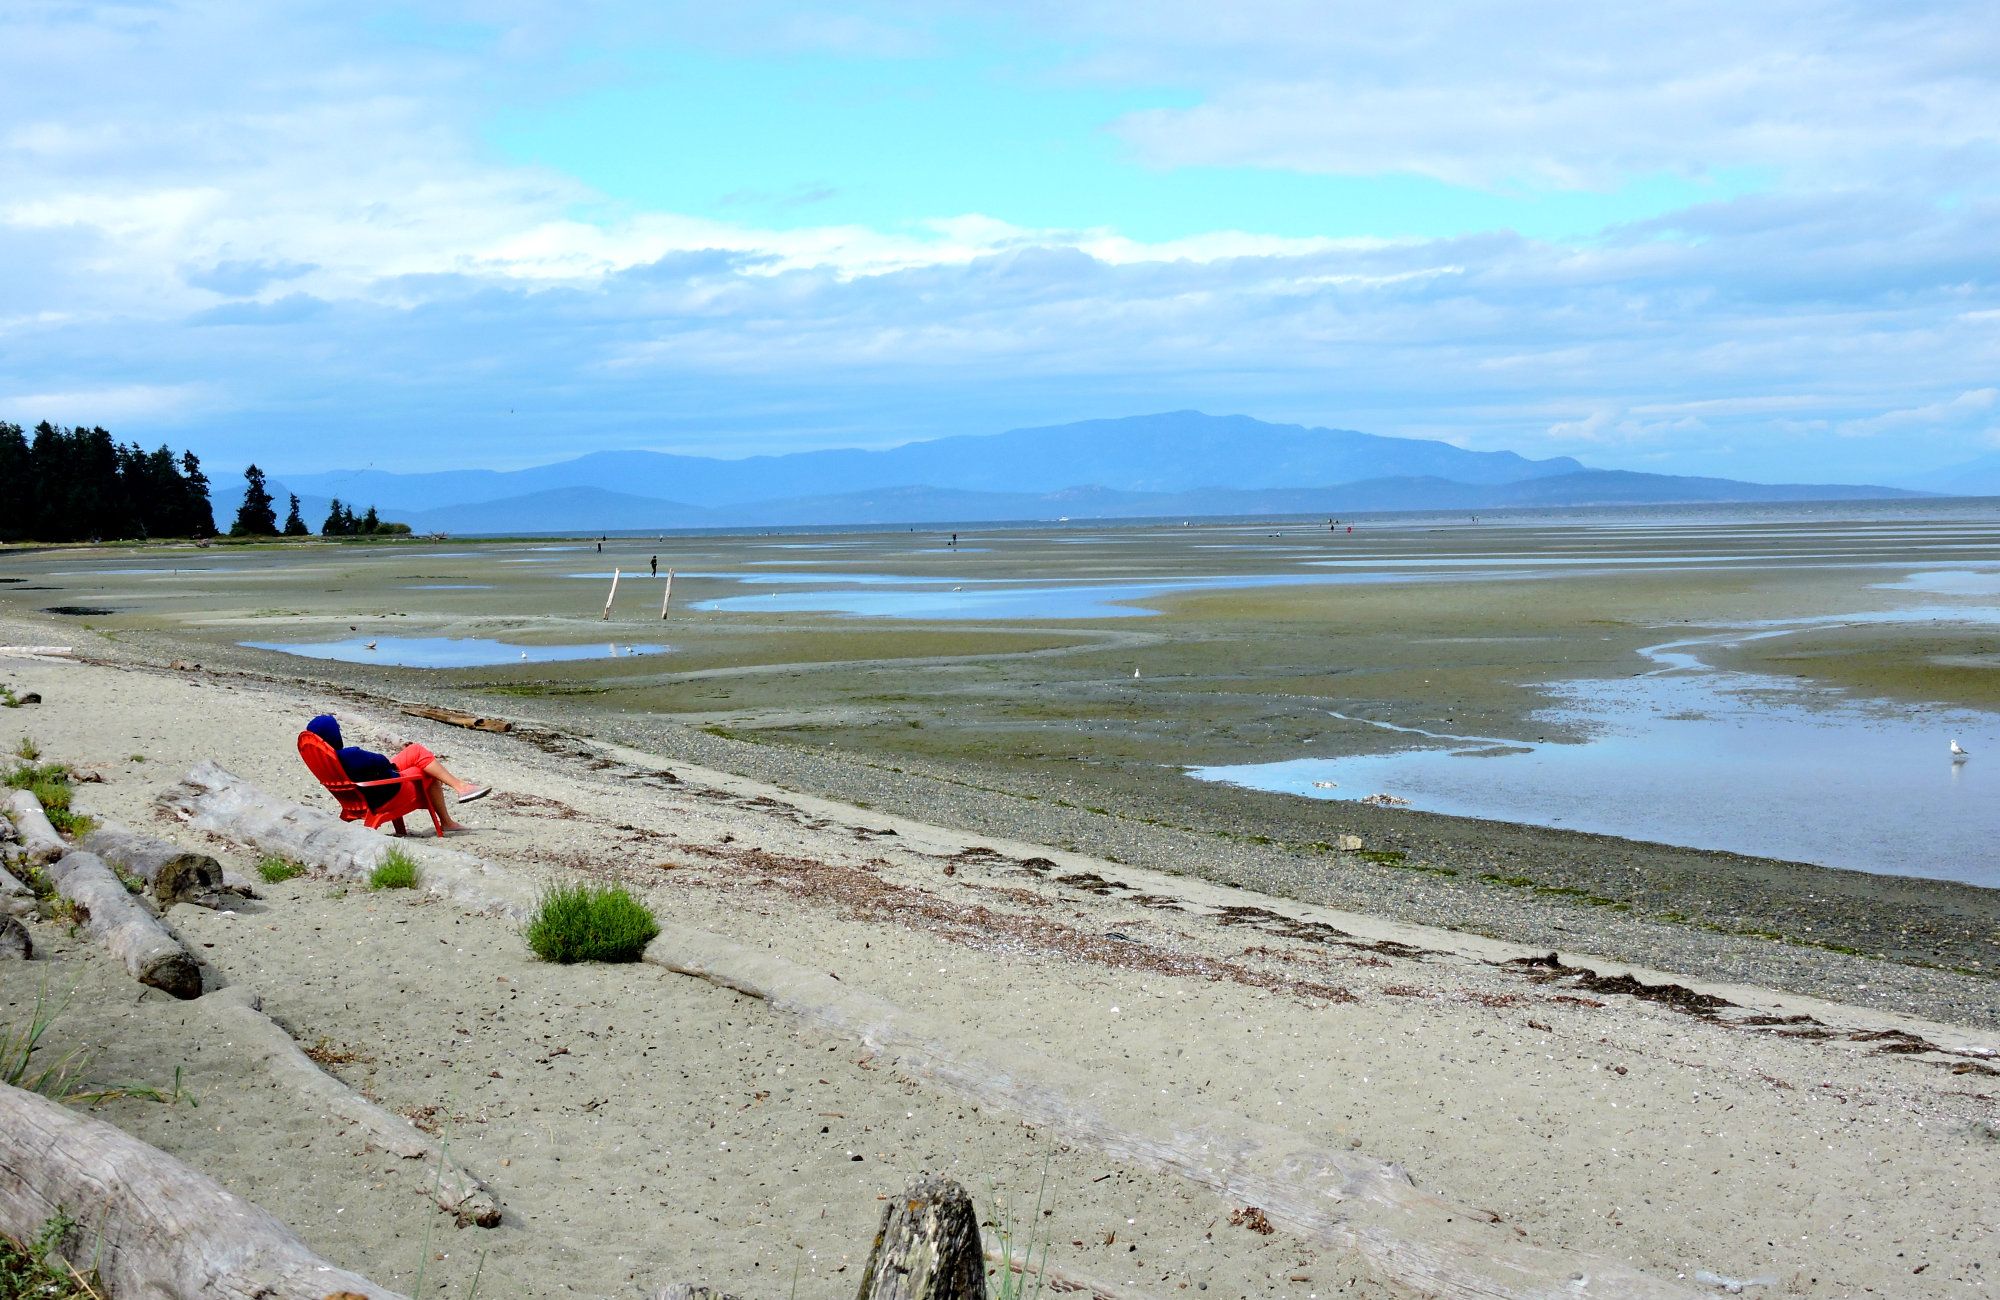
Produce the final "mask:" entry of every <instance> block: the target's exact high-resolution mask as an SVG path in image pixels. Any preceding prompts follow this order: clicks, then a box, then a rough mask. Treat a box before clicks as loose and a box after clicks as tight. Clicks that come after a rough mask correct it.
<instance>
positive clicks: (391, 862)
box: [368, 849, 417, 889]
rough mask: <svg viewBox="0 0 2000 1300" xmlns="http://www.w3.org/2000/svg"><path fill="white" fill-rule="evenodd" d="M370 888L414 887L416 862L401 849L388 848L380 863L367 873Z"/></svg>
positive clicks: (415, 884)
mask: <svg viewBox="0 0 2000 1300" xmlns="http://www.w3.org/2000/svg"><path fill="white" fill-rule="evenodd" d="M368 887H369V888H370V889H415V888H416V887H417V864H416V862H415V860H414V859H412V858H411V857H410V855H409V854H407V853H405V852H403V851H402V850H401V849H390V850H389V852H388V854H387V855H386V856H385V857H384V858H383V859H382V862H381V865H380V866H377V867H376V868H375V870H373V871H371V872H369V873H368Z"/></svg>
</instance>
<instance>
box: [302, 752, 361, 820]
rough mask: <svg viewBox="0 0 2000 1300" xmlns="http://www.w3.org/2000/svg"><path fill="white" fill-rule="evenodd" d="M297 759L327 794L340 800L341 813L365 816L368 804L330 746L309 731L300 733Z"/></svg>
mask: <svg viewBox="0 0 2000 1300" xmlns="http://www.w3.org/2000/svg"><path fill="white" fill-rule="evenodd" d="M299 757H300V758H302V759H304V760H305V761H306V767H307V768H308V769H309V770H310V771H311V772H312V774H313V776H315V777H316V778H318V780H319V783H320V784H321V785H323V786H325V787H326V789H327V793H329V794H331V795H332V796H333V797H334V798H336V799H338V800H340V807H341V809H342V811H344V812H352V813H360V814H361V815H362V816H366V815H367V813H368V804H367V802H366V801H365V800H363V799H362V797H361V791H360V790H359V789H357V788H355V785H354V782H353V781H352V780H351V779H349V777H348V775H347V769H346V768H344V767H342V766H341V765H340V755H338V754H336V753H334V752H333V746H332V745H329V744H327V743H326V742H325V741H324V740H321V739H320V738H319V737H318V736H315V735H314V734H313V733H312V732H310V731H301V732H300V733H299Z"/></svg>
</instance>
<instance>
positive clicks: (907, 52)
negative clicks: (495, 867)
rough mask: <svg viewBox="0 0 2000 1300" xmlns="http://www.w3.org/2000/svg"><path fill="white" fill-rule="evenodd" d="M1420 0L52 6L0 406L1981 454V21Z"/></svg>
mask: <svg viewBox="0 0 2000 1300" xmlns="http://www.w3.org/2000/svg"><path fill="white" fill-rule="evenodd" d="M1389 8H1390V7H1387V6H1380V5H1362V4H1345V5H1343V4H1337V3H1327V2H1325V0H1316V2H1313V3H1307V2H1306V0H1238V2H1237V3H1233V4H1231V5H1228V6H1217V5H1214V4H1212V3H1204V4H1197V3H1193V2H1192V0H1188V2H1186V3H1182V2H1181V0H1160V2H1159V3H1153V4H1148V5H1145V6H1138V5H1131V4H1108V3H1097V2H1094V0H1069V2H1068V3H1064V4H1060V5H1058V4H1054V3H1044V2H1043V0H1015V2H1014V3H1009V4H1004V5H998V4H979V3H970V2H969V0H963V2H962V0H930V2H929V3H925V4H921V5H918V4H898V3H870V4H851V5H799V4H780V3H766V2H765V0H742V2H741V3H736V4H732V5H729V6H714V5H693V4H678V3H662V2H660V0H649V2H637V0H635V2H632V3H611V2H608V0H606V2H590V0H579V2H577V3H571V4H565V5H562V6H555V5H548V4H542V3H530V2H529V0H465V2H463V3H437V4H375V3H369V2H368V0H360V2H359V3H344V4H340V5H333V4H320V3H310V2H299V3H287V4H249V3H238V2H235V0H172V2H164V0H162V2H154V0H127V2H125V3H119V4H102V5H98V4H91V3H74V2H68V0H65V2H64V3H55V2H54V0H16V3H14V4H10V5H8V6H6V7H5V8H4V9H0V77H4V78H6V84H8V85H10V86H11V87H13V88H14V90H13V93H12V94H10V96H9V99H8V103H7V105H6V107H5V108H4V109H0V284H4V285H5V291H4V293H0V419H12V420H17V421H20V422H23V423H32V422H34V421H36V420H40V419H45V418H46V419H53V420H56V421H58V422H63V423H78V422H81V423H102V424H105V425H107V426H109V427H111V428H113V429H114V430H115V431H116V432H118V433H119V434H120V435H121V436H131V437H138V438H140V439H142V440H145V441H147V442H157V441H160V440H166V441H171V442H172V443H174V444H175V445H177V446H180V445H192V446H194V447H195V448H196V449H197V450H198V451H200V452H202V453H203V454H204V456H206V457H209V458H210V459H212V460H215V461H217V462H218V463H220V464H222V465H224V466H228V465H232V464H235V463H240V462H241V461H243V460H247V459H251V458H255V459H257V460H259V461H260V462H262V463H264V464H265V465H266V466H267V467H269V468H272V469H275V470H277V471H278V472H280V473H283V472H285V471H287V470H291V471H307V470H316V469H325V468H336V467H346V466H353V465H358V464H364V463H370V462H372V463H374V464H375V465H376V466H377V467H379V468H391V469H396V468H399V469H412V470H414V469H429V468H439V467H444V466H449V465H462V464H485V465H492V466H495V467H511V466H518V465H524V464H532V463H539V462H543V461H547V460H552V459H558V458H560V457H562V456H565V455H571V454H577V453H581V452H584V451H589V450H595V449H600V448H606V447H652V448H658V449H662V450H679V451H693V452H704V453H711V454H722V455H738V454H751V453H760V452H770V451H782V450H790V449H799V448H807V447H817V446H828V445H875V446H879V445H887V444H890V443H895V442H901V441H906V440H909V439H912V438H924V437H935V436H940V435H945V434H954V433H979V432H991V431H997V430H1000V429H1004V428H1008V427H1013V426H1017V425H1023V424H1045V423H1054V422H1059V421H1063V420H1068V419H1080V418H1089V417H1096V416H1105V415H1122V414H1134V413H1139V412H1145V411H1154V410H1166V409H1176V408H1182V407H1198V408H1201V409H1204V410H1209V411H1215V412H1245V413H1248V414H1252V415H1258V416H1261V417H1264V418H1268V419H1274V420H1286V421H1298V422H1304V423H1314V424H1328V425H1336V426H1341V427H1348V428H1359V429H1365V430H1369V431H1371V432H1378V433H1389V434H1404V435H1411V436H1424V437H1441V438H1446V439H1448V440H1450V441H1453V442H1456V443H1459V444H1461V445H1464V446H1468V447H1475V448H1482V449H1487V448H1498V447H1507V448H1512V449H1515V450H1519V451H1521V452H1523V453H1525V454H1530V455H1557V454H1567V455H1574V456H1577V457H1579V458H1580V459H1583V460H1585V461H1587V462H1589V463H1591V464H1596V465H1604V466H1611V467H1620V468H1633V469H1654V470H1662V471H1669V472H1683V473H1718V474H1730V475H1738V476H1743V477H1752V478H1764V479H1791V480H1799V479H1807V480H1811V479H1828V478H1843V479H1850V480H1855V479H1867V480H1872V481H1885V480H1893V479H1896V478H1899V477H1902V476H1905V475H1908V474H1913V473H1917V472H1920V471H1923V470H1927V469H1930V468H1933V467H1936V466H1940V465H1946V464H1950V463H1954V462H1956V461H1960V460H1964V459H1968V458H1971V457H1973V456H1977V455H1983V454H1986V453H1988V452H1991V451H1994V450H2000V238H1996V237H1995V236H1994V234H1993V233H1992V232H1993V231H1994V230H1996V229H2000V221H1996V218H2000V15H1996V14H1995V12H1994V10H1993V9H1992V7H1991V5H1990V4H1988V3H1983V2H1967V3H1935V4H1924V3H1916V4H1903V5H1897V6H1873V5H1863V4H1852V5H1841V4H1828V3H1824V2H1823V0H1822V2H1820V3H1811V4H1806V3H1788V2H1786V0H1773V2H1772V3H1768V4H1763V5H1758V6H1743V5H1740V4H1722V3H1664V4H1657V5H1652V6H1648V7H1645V8H1644V9H1643V10H1636V9H1635V10H1634V11H1633V12H1631V13H1617V12H1609V11H1606V10H1604V9H1594V8H1592V9H1587V8H1585V7H1582V6H1568V7H1562V8H1561V9H1560V10H1559V9H1557V8H1555V7H1548V6H1542V7H1524V6H1499V5H1494V4H1490V3H1464V2H1462V3H1455V4H1453V3H1446V4H1437V5H1431V6H1423V7H1421V11H1420V12H1413V13H1396V12H1390V11H1389ZM717 10H722V11H723V12H719V13H718V12H716V11H717Z"/></svg>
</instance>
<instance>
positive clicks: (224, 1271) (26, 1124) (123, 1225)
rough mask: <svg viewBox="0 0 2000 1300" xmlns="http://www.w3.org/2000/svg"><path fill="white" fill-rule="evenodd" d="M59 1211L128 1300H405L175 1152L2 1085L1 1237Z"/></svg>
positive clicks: (80, 1257)
mask: <svg viewBox="0 0 2000 1300" xmlns="http://www.w3.org/2000/svg"><path fill="white" fill-rule="evenodd" d="M58 1212H60V1213H64V1214H67V1215H69V1216H70V1217H71V1218H72V1219H74V1220H75V1221H76V1227H75V1228H74V1229H72V1230H71V1232H70V1234H69V1236H68V1237H67V1238H66V1239H65V1242H64V1247H65V1250H66V1252H67V1253H68V1257H69V1259H70V1260H71V1262H72V1263H74V1264H76V1265H77V1266H78V1267H80V1268H94V1269H96V1270H97V1275H98V1277H99V1278H100V1279H101V1280H102V1281H103V1283H104V1285H105V1288H106V1291H107V1292H108V1294H110V1295H111V1296H114V1297H118V1298H119V1300H125V1297H140V1298H142V1300H326V1298H327V1297H330V1296H336V1295H340V1294H342V1293H346V1294H347V1295H351V1296H357V1297H360V1298H361V1300H405V1297H403V1296H400V1295H398V1294H397V1293H396V1292H394V1291H390V1290H388V1289H387V1288H385V1287H379V1286H376V1285H375V1284H374V1283H373V1282H370V1281H369V1280H368V1279H367V1278H365V1277H362V1276H361V1275H360V1274H358V1273H350V1272H348V1271H347V1270H346V1269H343V1268H336V1267H335V1266H334V1265H332V1264H330V1263H328V1262H327V1261H326V1260H324V1259H321V1258H320V1257H319V1256H318V1255H315V1254H314V1253H313V1252H312V1251H311V1250H310V1249H309V1248H308V1247H307V1246H306V1244H305V1243H304V1242H303V1241H300V1240H299V1238H298V1236H297V1234H295V1233H294V1232H293V1231H292V1230H291V1229H290V1228H287V1227H286V1226H285V1225H284V1224H282V1223H280V1222H279V1221H278V1220H277V1218H276V1217H274V1216H273V1215H272V1214H271V1213H270V1212H269V1211H267V1210H265V1209H263V1208H262V1207H260V1206H257V1205H254V1204H252V1203H251V1202H249V1201H246V1200H244V1199H243V1198H241V1197H239V1196H235V1195H232V1194H231V1193H229V1192H227V1191H225V1190H223V1188H222V1186H221V1185H220V1184H218V1183H217V1182H216V1181H215V1180H214V1179H212V1178H209V1177H207V1176H206V1175H204V1174H202V1173H199V1172H197V1171H196V1170H193V1169H190V1168H188V1166H186V1165H184V1164H182V1163H181V1162H180V1161H178V1160H176V1159H174V1157H172V1156H170V1155H168V1154H167V1153H166V1152H164V1151H161V1150H159V1149H157V1148H155V1147H151V1146H148V1145H146V1144H145V1143H144V1142H141V1141H139V1140H138V1139H137V1138H134V1137H128V1136H127V1135H126V1134H124V1133H121V1132H119V1131H118V1130H117V1129H115V1128H113V1127H111V1126H110V1125H109V1124H105V1123H103V1122H101V1121H99V1120H94V1119H91V1118H89V1117H88V1116H85V1115H81V1114H78V1113H77V1112H75V1111H72V1110H70V1109H69V1108H68V1107H65V1106H61V1105H58V1104H56V1103H55V1102H52V1101H50V1100H48V1099H47V1098H45V1097H39V1096H36V1095H35V1094H33V1093H30V1092H23V1091H22V1090H21V1089H19V1088H13V1087H9V1086H7V1085H5V1084H0V1231H4V1232H6V1233H7V1234H8V1235H10V1236H12V1237H15V1238H16V1239H21V1240H25V1239H28V1238H31V1237H33V1236H34V1235H35V1234H36V1233H38V1232H40V1231H41V1230H42V1227H43V1225H45V1224H46V1223H48V1221H49V1220H50V1219H52V1218H54V1217H55V1216H56V1214H57V1213H58Z"/></svg>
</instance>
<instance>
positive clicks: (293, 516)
mask: <svg viewBox="0 0 2000 1300" xmlns="http://www.w3.org/2000/svg"><path fill="white" fill-rule="evenodd" d="M305 535H306V521H305V520H303V519H301V518H300V517H299V494H298V493H296V492H294V493H292V508H291V511H290V513H288V514H287V515H286V516H285V536H287V537H304V536H305Z"/></svg>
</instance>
